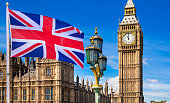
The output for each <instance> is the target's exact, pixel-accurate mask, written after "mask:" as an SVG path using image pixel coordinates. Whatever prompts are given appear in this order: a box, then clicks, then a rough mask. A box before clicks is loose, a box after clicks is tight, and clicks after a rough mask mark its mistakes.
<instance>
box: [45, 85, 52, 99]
mask: <svg viewBox="0 0 170 103" xmlns="http://www.w3.org/2000/svg"><path fill="white" fill-rule="evenodd" d="M45 100H53V87H51V88H50V87H47V88H45Z"/></svg>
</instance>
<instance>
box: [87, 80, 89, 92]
mask: <svg viewBox="0 0 170 103" xmlns="http://www.w3.org/2000/svg"><path fill="white" fill-rule="evenodd" d="M86 90H89V81H88V78H87V81H86Z"/></svg>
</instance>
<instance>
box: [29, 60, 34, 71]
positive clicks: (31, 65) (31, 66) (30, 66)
mask: <svg viewBox="0 0 170 103" xmlns="http://www.w3.org/2000/svg"><path fill="white" fill-rule="evenodd" d="M29 68H30V71H35V61H34V57H31V61H30V65H29Z"/></svg>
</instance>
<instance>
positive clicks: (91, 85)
mask: <svg viewBox="0 0 170 103" xmlns="http://www.w3.org/2000/svg"><path fill="white" fill-rule="evenodd" d="M92 87H93V82H92V79H91V82H90V91H91V92H92V91H93V89H92Z"/></svg>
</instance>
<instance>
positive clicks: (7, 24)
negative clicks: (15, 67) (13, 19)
mask: <svg viewBox="0 0 170 103" xmlns="http://www.w3.org/2000/svg"><path fill="white" fill-rule="evenodd" d="M8 5H9V3H8V2H7V3H6V47H7V49H6V72H7V87H6V92H7V93H6V94H7V103H10V73H9V59H10V58H9V12H8Z"/></svg>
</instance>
